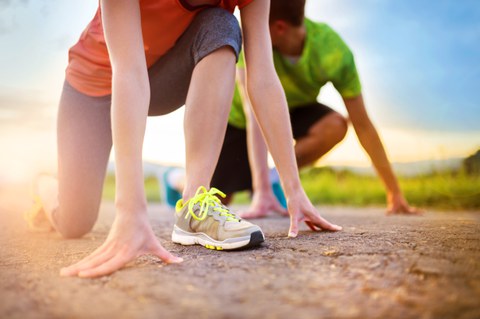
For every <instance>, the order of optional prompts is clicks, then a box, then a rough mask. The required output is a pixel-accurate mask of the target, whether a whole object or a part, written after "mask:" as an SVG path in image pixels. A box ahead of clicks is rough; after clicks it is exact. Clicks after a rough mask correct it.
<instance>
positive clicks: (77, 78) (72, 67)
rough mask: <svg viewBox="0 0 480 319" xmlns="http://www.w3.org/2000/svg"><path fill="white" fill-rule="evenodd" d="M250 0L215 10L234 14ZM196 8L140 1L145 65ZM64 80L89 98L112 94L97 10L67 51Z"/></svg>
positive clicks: (176, 0) (181, 0) (181, 1)
mask: <svg viewBox="0 0 480 319" xmlns="http://www.w3.org/2000/svg"><path fill="white" fill-rule="evenodd" d="M252 1H253V0H221V1H220V3H219V4H218V6H219V7H221V8H224V9H226V10H228V11H229V12H232V13H233V11H234V9H235V7H236V6H238V7H239V8H240V9H241V8H243V7H244V6H246V5H247V4H249V3H250V2H252ZM199 11H200V9H198V8H197V9H195V8H190V7H189V6H188V4H185V0H140V13H141V17H142V34H143V43H144V48H145V57H146V61H147V66H148V67H150V66H151V65H152V64H154V63H155V62H156V61H157V60H158V59H159V58H160V57H161V56H162V55H164V54H165V53H166V52H167V51H168V50H169V49H171V48H172V47H173V46H174V45H175V42H176V41H177V39H178V38H179V37H180V36H181V35H182V34H183V32H184V31H185V30H186V29H187V27H188V26H189V25H190V23H191V22H192V20H193V18H194V17H195V15H196V14H197V13H198V12H199ZM66 79H67V81H68V83H70V85H72V86H73V87H74V88H75V89H77V90H78V91H80V92H82V93H84V94H87V95H90V96H103V95H108V94H111V92H112V68H111V65H110V59H109V56H108V50H107V46H106V43H105V38H104V35H103V26H102V17H101V12H100V7H99V8H98V9H97V12H96V13H95V16H94V18H93V20H92V21H91V22H90V23H89V24H88V26H87V27H86V29H85V30H84V31H83V32H82V35H81V36H80V39H79V40H78V42H77V43H76V44H75V45H74V46H73V47H71V48H70V50H69V55H68V66H67V70H66Z"/></svg>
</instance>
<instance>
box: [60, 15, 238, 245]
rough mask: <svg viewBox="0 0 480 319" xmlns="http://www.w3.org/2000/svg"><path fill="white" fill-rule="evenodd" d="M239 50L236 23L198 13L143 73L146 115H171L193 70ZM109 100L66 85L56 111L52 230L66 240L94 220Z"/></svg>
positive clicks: (108, 141)
mask: <svg viewBox="0 0 480 319" xmlns="http://www.w3.org/2000/svg"><path fill="white" fill-rule="evenodd" d="M241 45H242V38H241V30H240V27H239V25H238V21H237V19H236V18H235V17H234V16H233V15H232V14H231V13H229V12H228V11H226V10H224V9H220V8H210V9H205V10H203V11H202V12H200V13H199V14H198V15H197V16H196V17H195V19H194V20H193V22H192V23H191V25H190V26H189V27H188V28H187V30H186V31H185V32H184V33H183V35H182V36H181V37H180V38H179V39H178V41H177V43H176V44H175V46H174V47H173V48H172V49H171V50H169V51H168V52H167V53H166V54H165V55H164V56H162V57H161V58H160V59H159V60H158V61H157V62H156V63H155V64H154V65H153V66H151V67H150V68H149V70H148V74H149V80H150V88H151V89H150V91H151V98H150V107H149V112H148V114H149V115H162V114H167V113H170V112H172V111H174V110H176V109H178V108H179V107H181V106H182V105H184V104H185V100H186V97H187V92H188V88H189V86H190V79H191V77H192V73H193V69H194V67H195V65H196V64H197V63H198V62H199V61H201V60H202V59H203V58H204V57H205V56H207V55H209V54H210V53H212V52H213V51H215V50H217V49H219V48H221V47H224V46H229V47H231V48H232V49H233V52H234V54H235V55H236V56H237V59H238V54H239V53H240V50H241ZM110 104H111V96H110V95H107V96H102V97H92V96H88V95H85V94H83V93H81V92H79V91H77V90H76V89H74V88H73V87H72V86H71V85H70V84H69V83H68V82H65V84H64V87H63V92H62V96H61V99H60V106H59V110H58V126H57V138H58V140H57V143H58V179H59V204H60V206H59V210H58V211H57V212H55V214H54V219H55V224H56V225H55V226H56V228H57V230H58V231H59V232H60V233H62V234H63V235H64V236H65V237H78V236H81V235H83V234H84V233H86V232H88V231H89V230H90V229H91V227H92V226H93V224H94V223H95V221H96V219H97V214H98V208H99V205H100V200H101V195H102V187H103V181H104V177H105V172H106V167H107V162H108V158H109V154H110V150H111V148H112V134H111V123H110Z"/></svg>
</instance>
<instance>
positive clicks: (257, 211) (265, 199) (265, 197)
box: [239, 191, 288, 219]
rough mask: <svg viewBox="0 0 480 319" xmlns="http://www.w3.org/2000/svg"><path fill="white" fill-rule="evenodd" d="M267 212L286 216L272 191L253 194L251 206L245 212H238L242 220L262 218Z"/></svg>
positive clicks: (286, 212) (286, 213) (285, 211)
mask: <svg viewBox="0 0 480 319" xmlns="http://www.w3.org/2000/svg"><path fill="white" fill-rule="evenodd" d="M269 212H275V213H278V214H280V215H282V216H288V211H287V210H286V209H285V208H283V207H282V205H281V204H280V203H279V202H278V200H277V198H276V197H275V195H274V194H273V192H272V191H268V192H254V193H253V197H252V204H251V205H250V207H249V208H248V209H247V210H244V211H240V213H239V214H240V217H242V218H246V219H249V218H262V217H265V216H267V215H268V213H269Z"/></svg>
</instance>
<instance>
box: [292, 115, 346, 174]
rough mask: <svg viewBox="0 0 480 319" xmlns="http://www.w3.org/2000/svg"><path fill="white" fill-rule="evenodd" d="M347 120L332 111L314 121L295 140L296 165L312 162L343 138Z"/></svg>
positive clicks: (302, 165) (301, 165) (300, 165)
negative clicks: (307, 129)
mask: <svg viewBox="0 0 480 319" xmlns="http://www.w3.org/2000/svg"><path fill="white" fill-rule="evenodd" d="M347 128H348V126H347V121H346V120H345V118H344V117H343V116H341V115H340V114H338V113H337V112H332V113H330V114H328V115H326V116H325V117H323V118H321V119H320V120H319V121H318V122H317V123H315V124H314V125H313V126H312V127H311V128H310V130H309V131H308V134H307V135H306V136H304V137H302V138H299V139H298V140H297V143H296V144H295V156H296V157H297V163H298V167H304V166H306V165H309V164H313V163H314V162H315V161H316V160H318V159H319V158H320V157H322V156H323V155H325V154H326V153H327V152H328V151H330V150H331V149H332V148H333V147H334V146H335V145H337V144H338V143H339V142H341V141H342V140H343V138H344V137H345V134H346V133H347Z"/></svg>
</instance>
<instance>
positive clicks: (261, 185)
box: [237, 68, 270, 192]
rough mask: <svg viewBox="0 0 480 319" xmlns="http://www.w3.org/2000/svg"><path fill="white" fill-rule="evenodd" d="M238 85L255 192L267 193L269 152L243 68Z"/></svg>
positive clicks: (239, 70)
mask: <svg viewBox="0 0 480 319" xmlns="http://www.w3.org/2000/svg"><path fill="white" fill-rule="evenodd" d="M237 85H238V89H239V92H240V96H241V99H242V105H243V110H244V112H245V118H246V120H247V127H246V128H247V148H248V161H249V163H250V171H251V174H252V187H253V191H254V192H258V191H260V192H261V191H267V190H269V189H270V180H269V175H268V150H267V146H266V145H265V141H264V140H263V136H262V132H261V130H260V127H259V126H258V123H257V120H256V119H255V115H254V114H253V112H252V104H251V103H250V98H249V97H248V94H247V90H246V84H245V69H243V68H239V69H237Z"/></svg>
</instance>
